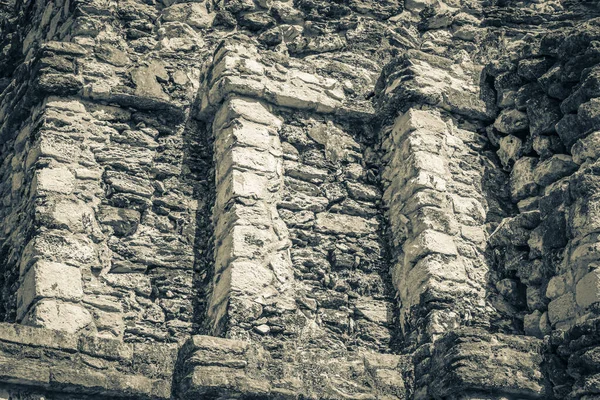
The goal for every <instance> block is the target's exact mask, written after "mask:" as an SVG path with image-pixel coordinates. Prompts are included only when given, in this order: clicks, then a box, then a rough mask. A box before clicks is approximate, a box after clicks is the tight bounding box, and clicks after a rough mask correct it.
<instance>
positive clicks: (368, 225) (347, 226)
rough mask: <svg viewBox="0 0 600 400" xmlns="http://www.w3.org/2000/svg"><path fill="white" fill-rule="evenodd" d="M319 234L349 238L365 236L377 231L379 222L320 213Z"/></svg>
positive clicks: (317, 226) (317, 223)
mask: <svg viewBox="0 0 600 400" xmlns="http://www.w3.org/2000/svg"><path fill="white" fill-rule="evenodd" d="M315 229H316V230H317V232H324V233H333V234H339V235H348V236H364V235H367V234H369V233H372V232H373V231H375V230H376V229H377V222H376V221H374V220H368V219H365V218H362V217H357V216H353V215H347V214H331V213H326V212H325V213H318V214H317V220H316V223H315Z"/></svg>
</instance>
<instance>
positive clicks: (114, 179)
mask: <svg viewBox="0 0 600 400" xmlns="http://www.w3.org/2000/svg"><path fill="white" fill-rule="evenodd" d="M105 177H106V182H107V183H108V184H110V186H111V189H112V190H113V191H115V192H120V193H132V194H136V195H138V196H142V197H152V195H153V194H154V186H153V185H152V182H150V180H149V179H144V178H140V177H137V176H132V175H129V174H126V173H123V172H116V171H115V172H113V171H109V172H107V173H106V174H105Z"/></svg>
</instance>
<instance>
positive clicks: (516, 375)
mask: <svg viewBox="0 0 600 400" xmlns="http://www.w3.org/2000/svg"><path fill="white" fill-rule="evenodd" d="M542 363H543V357H542V341H541V340H540V339H537V338H534V337H530V336H517V335H505V334H492V333H489V332H486V331H484V330H482V329H478V328H463V329H460V330H457V331H455V332H451V333H448V334H446V335H445V336H444V337H443V338H441V339H440V340H438V341H437V342H436V343H435V345H434V349H433V353H432V355H431V368H430V373H429V377H430V379H429V380H428V379H423V380H422V381H421V385H425V386H427V391H426V392H427V396H430V397H424V398H431V397H433V398H447V397H448V396H452V395H455V394H465V393H477V392H487V393H489V392H493V393H496V394H503V395H508V396H517V397H519V398H527V399H545V398H548V397H549V394H550V393H549V390H550V389H549V387H548V386H547V382H546V380H545V377H544V374H543V372H542Z"/></svg>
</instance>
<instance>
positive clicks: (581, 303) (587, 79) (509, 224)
mask: <svg viewBox="0 0 600 400" xmlns="http://www.w3.org/2000/svg"><path fill="white" fill-rule="evenodd" d="M597 12H598V11H597V10H596V9H594V8H593V7H592V6H590V9H589V12H588V17H593V16H594V15H597ZM569 17H570V16H569V15H567V16H566V17H565V19H567V22H564V23H563V25H564V26H563V27H561V28H556V29H552V28H553V27H554V26H553V24H552V22H551V21H550V22H547V25H546V26H545V28H548V29H549V30H548V31H543V32H540V33H539V34H537V35H532V36H531V37H529V38H526V40H524V41H523V43H521V46H519V47H518V48H517V49H516V51H515V52H514V53H512V54H511V59H510V60H501V61H499V62H497V63H494V64H491V65H490V66H489V67H488V68H487V70H488V74H489V76H493V78H494V80H493V84H494V90H495V94H496V105H497V107H498V108H499V114H498V117H497V118H496V120H495V122H494V124H493V125H492V126H491V127H490V128H489V130H488V136H489V137H490V140H491V141H492V143H494V145H495V146H498V155H499V157H500V159H501V160H502V163H503V166H504V167H505V168H506V170H508V171H510V190H511V198H512V201H513V202H514V203H516V205H517V207H518V213H516V215H515V216H514V217H511V218H508V219H505V220H504V221H503V222H502V223H501V225H500V226H499V227H498V229H497V230H496V231H495V232H494V233H493V234H492V236H491V237H490V245H491V246H493V247H494V248H495V251H496V252H497V260H498V265H499V266H500V268H502V269H504V270H505V271H506V272H505V273H506V274H507V275H510V279H511V281H512V282H516V283H512V285H515V284H521V285H524V286H526V301H527V314H526V315H525V316H524V331H525V333H526V334H527V335H532V336H538V337H543V336H544V335H546V337H548V338H549V339H550V340H549V342H548V344H549V346H548V348H547V349H546V351H547V352H548V354H547V357H548V366H549V368H548V376H549V378H550V380H551V381H552V383H553V384H554V394H555V395H556V396H557V397H558V398H562V397H565V396H570V397H573V398H582V397H583V398H585V396H586V395H591V394H592V393H596V390H597V389H595V386H594V385H593V384H591V380H590V379H591V376H590V375H591V374H592V373H593V371H595V369H596V367H594V366H592V365H591V364H590V362H589V358H588V357H589V354H591V353H592V352H594V351H595V350H594V349H595V348H596V346H597V339H595V337H594V335H593V334H591V333H592V331H593V330H594V329H595V328H594V327H595V324H596V322H595V321H596V318H597V304H598V301H599V298H598V293H599V291H598V284H597V283H598V278H597V276H598V274H597V271H596V270H595V265H596V264H595V263H596V261H597V252H596V250H595V249H596V248H597V240H596V239H597V238H596V236H597V235H596V225H597V224H596V223H595V217H594V215H595V214H594V210H595V205H594V204H595V200H594V199H595V198H596V193H595V191H596V185H595V183H594V182H595V177H594V176H595V169H594V163H595V161H596V159H597V156H598V154H597V151H596V148H597V146H596V141H595V140H596V139H595V137H594V132H595V131H596V130H597V128H598V126H597V117H596V114H597V104H596V99H595V96H597V95H598V94H597V87H598V82H597V78H596V72H595V71H596V70H597V64H598V62H599V61H600V58H599V57H598V54H597V51H596V47H595V43H596V40H597V38H598V27H597V25H598V21H597V18H593V19H590V20H588V21H586V22H581V21H580V22H569V21H570V20H569ZM590 334H591V336H589V335H590ZM547 335H550V336H547ZM585 337H588V338H589V339H584V338H585ZM586 340H587V341H586ZM583 342H585V344H584V343H583ZM567 348H569V350H567Z"/></svg>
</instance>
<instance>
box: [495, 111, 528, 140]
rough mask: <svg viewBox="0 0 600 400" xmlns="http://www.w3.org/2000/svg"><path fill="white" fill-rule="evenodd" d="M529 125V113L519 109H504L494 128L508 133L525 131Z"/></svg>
mask: <svg viewBox="0 0 600 400" xmlns="http://www.w3.org/2000/svg"><path fill="white" fill-rule="evenodd" d="M528 126H529V119H528V118H527V114H525V113H524V112H521V111H518V110H509V109H505V110H502V112H501V113H500V115H498V118H496V121H494V128H496V129H497V130H498V131H500V132H502V133H505V134H507V135H508V134H513V133H516V132H520V131H523V130H525V129H527V127H528Z"/></svg>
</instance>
